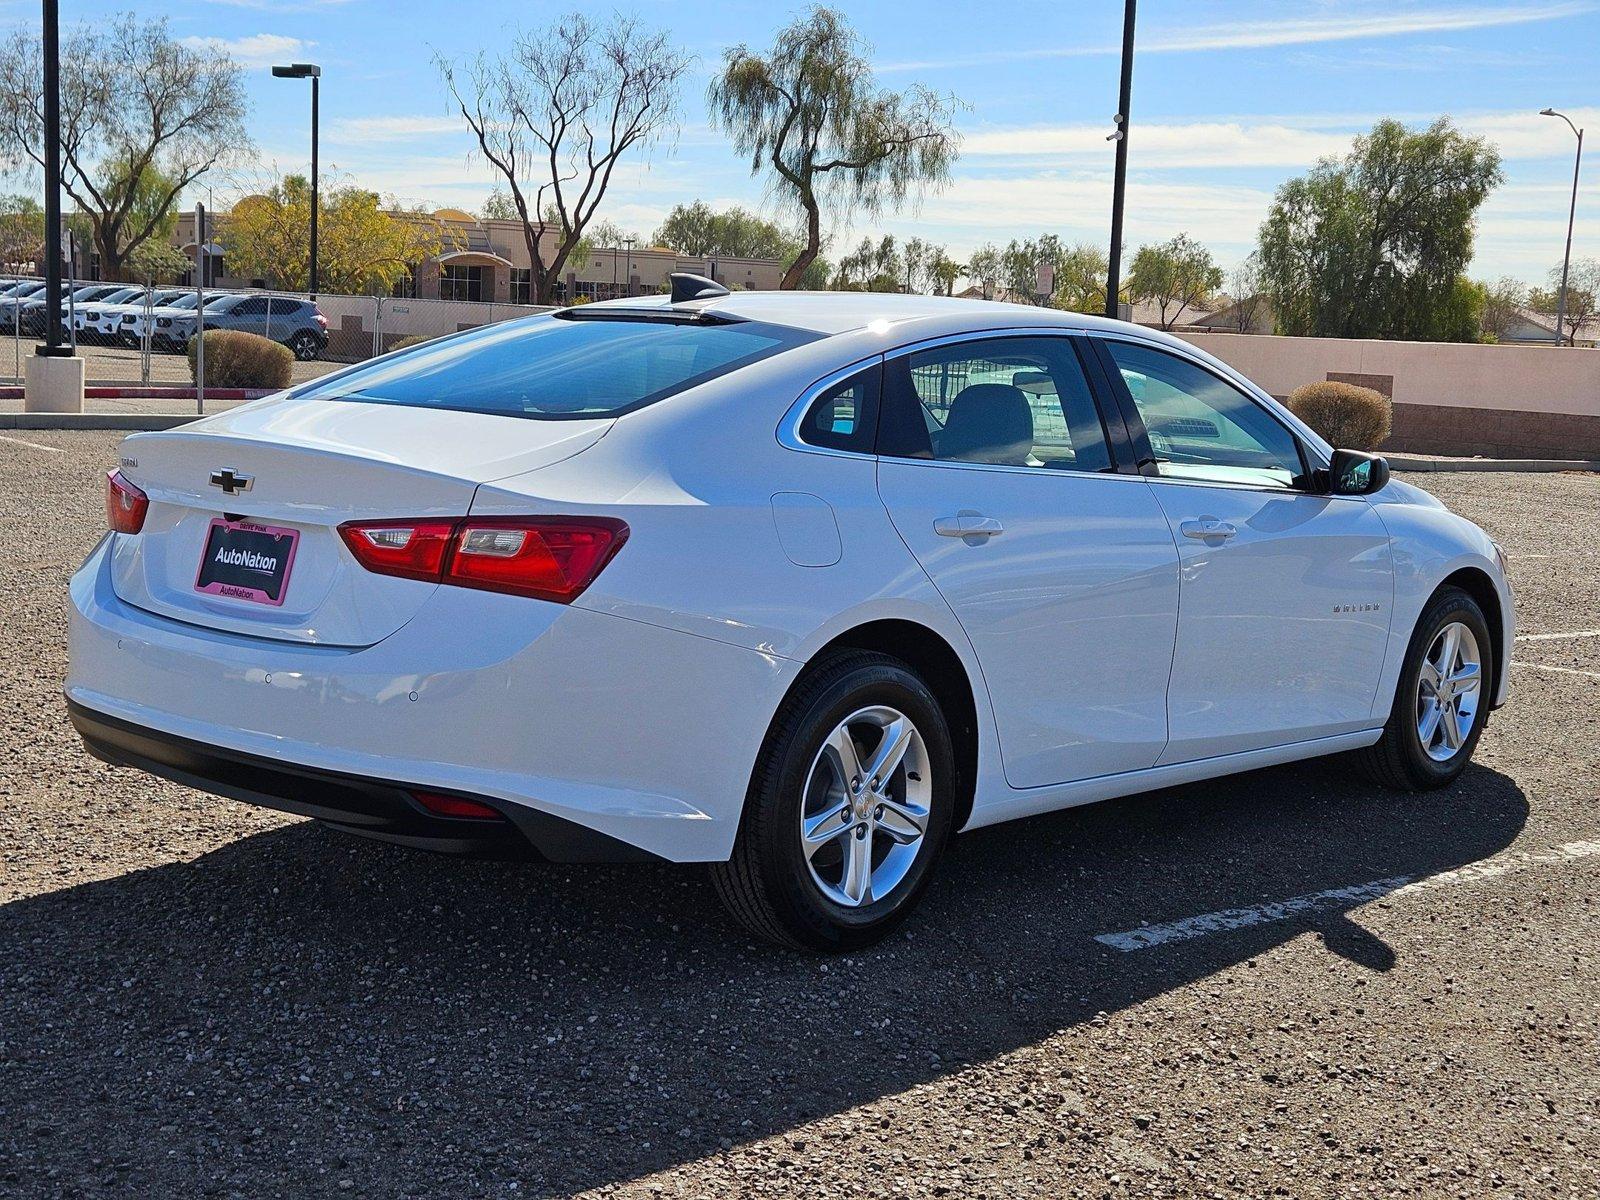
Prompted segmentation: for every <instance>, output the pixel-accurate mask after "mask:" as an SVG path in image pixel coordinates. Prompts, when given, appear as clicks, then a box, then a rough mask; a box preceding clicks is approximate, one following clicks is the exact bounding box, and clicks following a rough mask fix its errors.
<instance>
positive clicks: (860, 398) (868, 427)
mask: <svg viewBox="0 0 1600 1200" xmlns="http://www.w3.org/2000/svg"><path fill="white" fill-rule="evenodd" d="M882 374H883V372H882V370H881V369H880V368H879V367H877V366H875V365H874V366H871V367H868V368H867V369H866V370H864V371H858V372H857V373H856V374H854V375H852V376H850V378H848V379H846V380H844V381H842V382H840V383H836V384H834V385H833V386H832V387H830V388H828V389H827V391H825V392H823V393H822V395H820V396H818V397H817V398H816V399H815V400H813V401H812V402H811V405H810V407H808V408H807V409H806V414H805V416H804V417H803V418H802V419H801V422H800V440H801V441H803V442H805V443H806V444H807V445H811V446H827V447H829V448H830V449H833V450H855V451H858V452H860V453H863V454H870V453H872V444H873V441H874V439H875V437H876V435H877V424H878V387H879V382H878V381H879V379H880V378H881V377H882Z"/></svg>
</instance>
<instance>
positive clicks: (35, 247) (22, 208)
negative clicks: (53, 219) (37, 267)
mask: <svg viewBox="0 0 1600 1200" xmlns="http://www.w3.org/2000/svg"><path fill="white" fill-rule="evenodd" d="M43 257H44V209H43V208H41V207H40V206H39V202H38V201H37V200H35V199H34V198H33V197H32V196H21V195H9V196H0V268H3V269H5V270H8V271H9V270H15V269H17V268H19V267H22V268H26V270H27V271H32V270H33V267H34V264H35V263H37V262H38V261H39V260H40V259H41V258H43Z"/></svg>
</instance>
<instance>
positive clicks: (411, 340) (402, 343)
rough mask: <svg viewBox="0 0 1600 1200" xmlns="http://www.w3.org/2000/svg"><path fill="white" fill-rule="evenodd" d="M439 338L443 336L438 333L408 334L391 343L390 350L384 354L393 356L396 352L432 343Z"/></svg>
mask: <svg viewBox="0 0 1600 1200" xmlns="http://www.w3.org/2000/svg"><path fill="white" fill-rule="evenodd" d="M439 336H441V335H440V334H437V333H408V334H406V336H405V337H402V338H395V340H394V341H392V342H390V343H389V348H388V349H387V350H385V351H384V353H386V354H392V353H393V352H394V351H396V350H408V349H410V348H411V347H412V346H420V345H422V343H423V342H431V341H433V340H434V339H435V338H437V337H439Z"/></svg>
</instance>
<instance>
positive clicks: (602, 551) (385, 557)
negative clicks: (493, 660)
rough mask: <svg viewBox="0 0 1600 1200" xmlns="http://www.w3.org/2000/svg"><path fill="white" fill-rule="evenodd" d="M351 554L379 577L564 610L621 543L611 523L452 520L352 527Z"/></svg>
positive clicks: (623, 529)
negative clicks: (419, 581)
mask: <svg viewBox="0 0 1600 1200" xmlns="http://www.w3.org/2000/svg"><path fill="white" fill-rule="evenodd" d="M339 536H340V537H342V538H343V539H344V543H345V545H346V546H348V547H349V548H350V552H351V554H353V555H354V556H355V558H356V561H357V562H359V563H360V564H361V565H362V566H363V567H365V568H366V569H367V570H369V571H372V572H375V573H376V574H379V575H398V576H401V577H402V578H406V579H424V580H430V581H432V582H435V583H447V584H451V585H452V586H455V587H468V588H478V589H480V590H482V591H489V592H505V593H508V594H510V595H513V596H531V597H533V598H534V599H538V600H550V601H553V602H554V603H557V604H570V603H571V602H572V601H573V600H576V599H577V598H578V597H579V596H580V595H582V594H583V592H584V589H585V588H587V587H588V586H589V585H590V584H591V583H593V582H594V581H595V579H596V578H597V577H598V576H599V574H600V572H601V570H603V569H604V567H605V565H606V564H607V563H608V562H610V561H611V559H612V557H613V556H614V555H615V554H616V552H617V551H618V550H620V549H621V548H622V544H623V542H625V541H627V540H628V526H627V523H626V522H623V521H619V520H616V519H615V518H612V517H459V518H455V519H448V518H417V519H404V520H387V521H351V522H348V523H347V524H344V525H341V526H339Z"/></svg>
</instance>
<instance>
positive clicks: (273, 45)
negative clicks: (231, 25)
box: [183, 33, 316, 67]
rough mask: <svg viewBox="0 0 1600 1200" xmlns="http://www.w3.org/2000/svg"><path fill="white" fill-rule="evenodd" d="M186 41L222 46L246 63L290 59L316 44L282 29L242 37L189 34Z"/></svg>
mask: <svg viewBox="0 0 1600 1200" xmlns="http://www.w3.org/2000/svg"><path fill="white" fill-rule="evenodd" d="M183 44H184V45H186V46H192V47H194V48H195V49H196V50H220V51H222V52H223V53H224V54H226V55H227V56H228V57H229V58H231V59H233V61H234V62H236V63H238V64H239V65H240V66H242V67H270V66H271V65H272V64H273V63H281V62H288V61H289V60H291V59H293V58H295V57H297V56H298V55H301V54H304V53H305V52H306V51H307V50H309V49H311V47H312V46H315V45H316V43H315V42H307V41H303V40H302V39H300V38H296V37H285V36H284V35H283V34H281V33H251V34H246V35H245V36H244V37H239V38H216V37H187V38H184V39H183Z"/></svg>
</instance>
